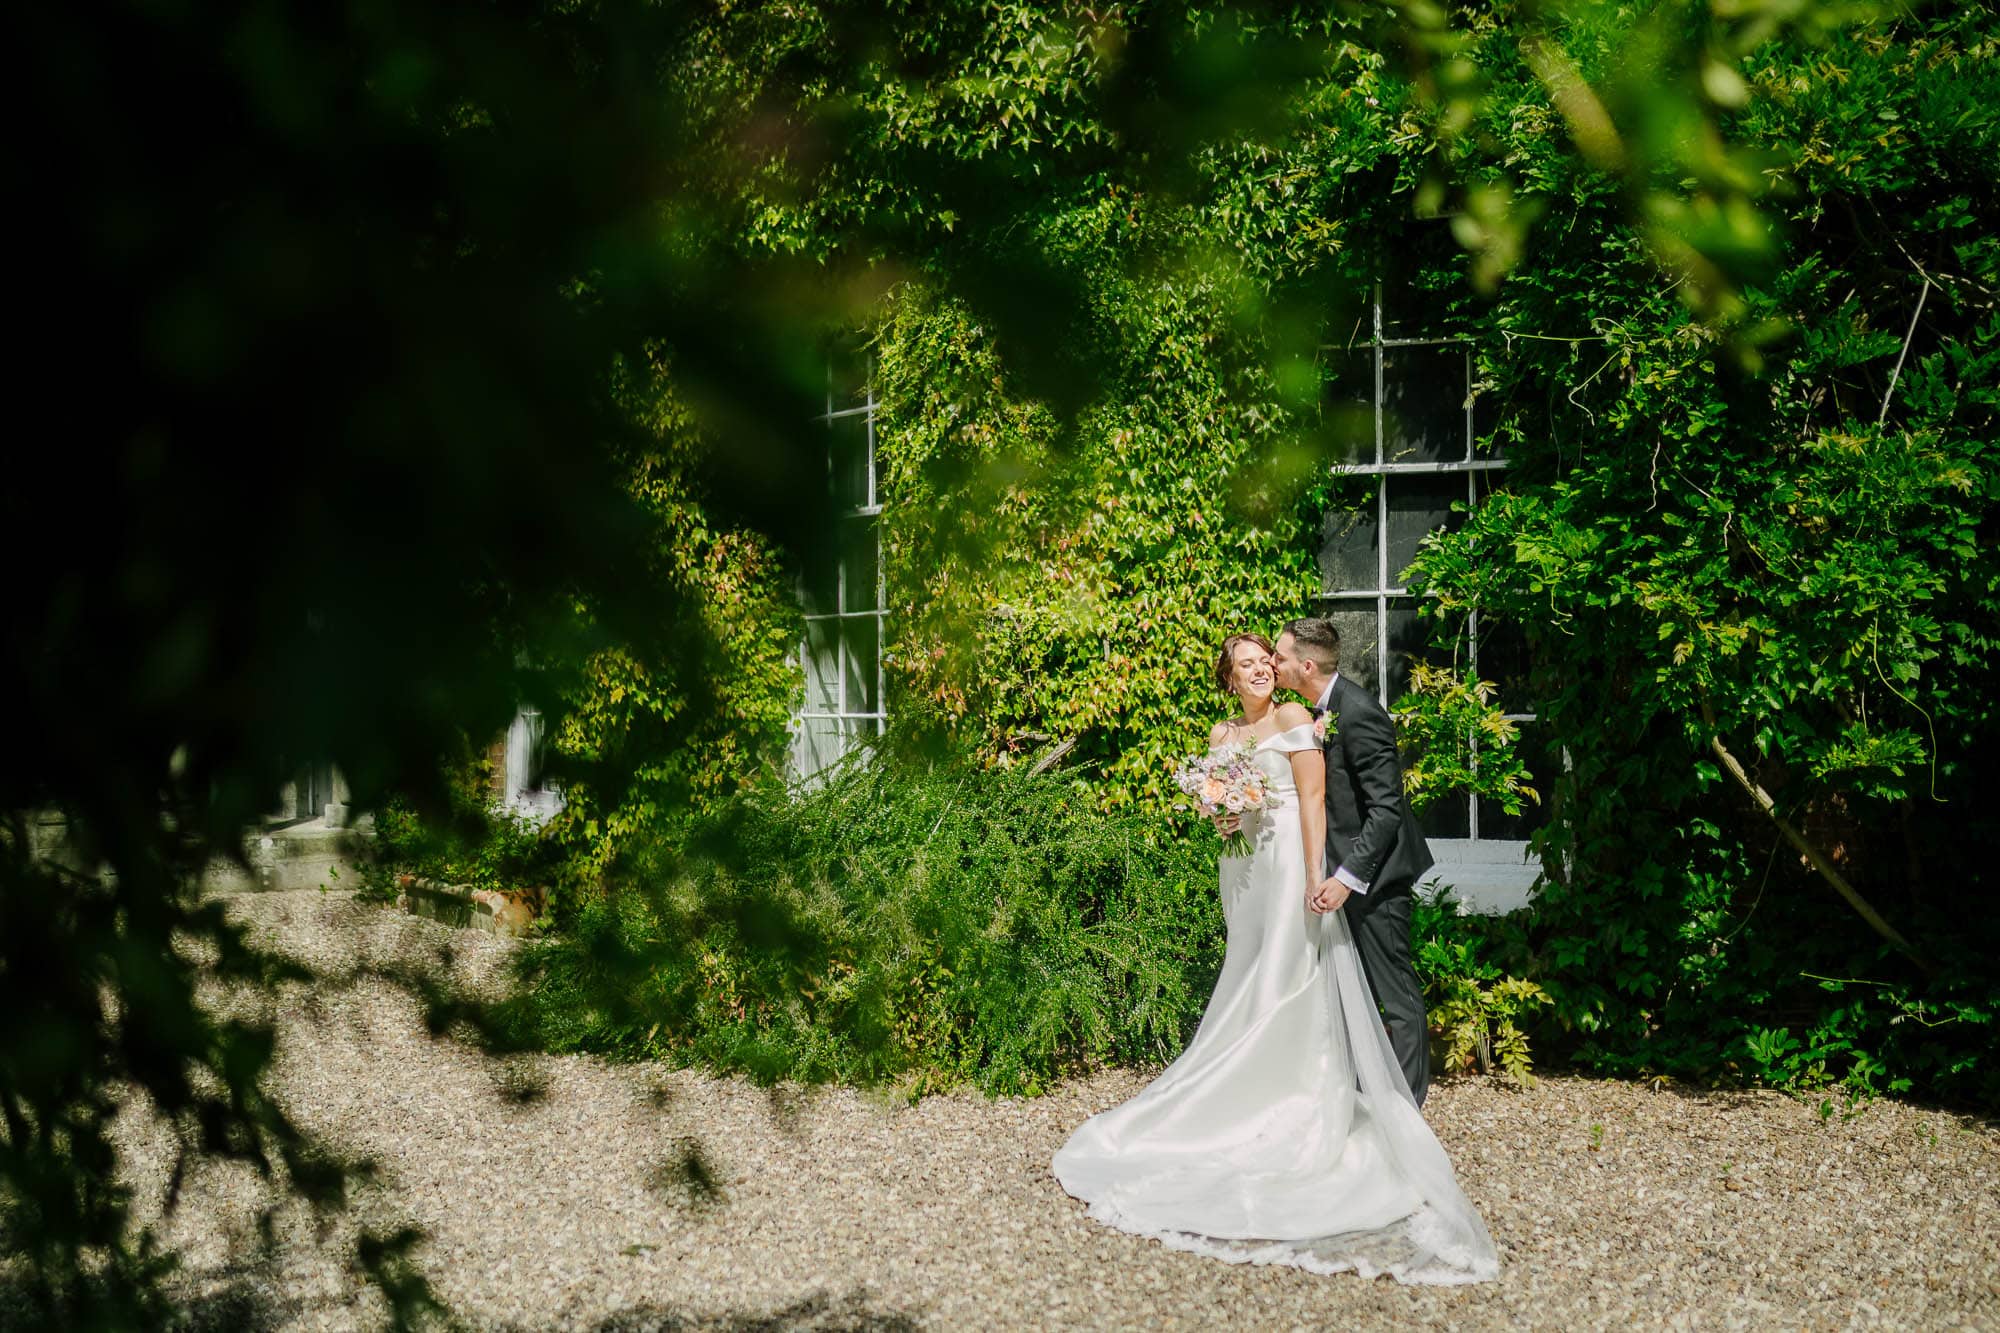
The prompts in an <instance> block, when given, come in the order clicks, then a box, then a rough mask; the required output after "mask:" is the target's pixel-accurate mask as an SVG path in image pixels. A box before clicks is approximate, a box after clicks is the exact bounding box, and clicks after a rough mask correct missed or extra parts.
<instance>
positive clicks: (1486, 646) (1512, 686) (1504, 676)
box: [1479, 616, 1535, 713]
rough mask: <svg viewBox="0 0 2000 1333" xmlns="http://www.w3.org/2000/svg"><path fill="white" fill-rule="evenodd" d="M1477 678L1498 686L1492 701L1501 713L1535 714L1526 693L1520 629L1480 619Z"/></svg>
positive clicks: (1525, 647) (1525, 642)
mask: <svg viewBox="0 0 2000 1333" xmlns="http://www.w3.org/2000/svg"><path fill="white" fill-rule="evenodd" d="M1479 678H1480V679H1481V680H1490V681H1492V682H1493V683H1494V684H1495V685H1496V686H1498V687H1499V693H1498V694H1496V695H1495V696H1494V702H1495V703H1497V704H1499V705H1500V708H1501V711H1502V712H1507V713H1532V712H1534V711H1535V701H1534V697H1533V695H1531V694H1530V693H1529V690H1528V639H1527V636H1526V635H1525V634H1523V633H1521V628H1520V626H1518V625H1515V624H1511V623H1510V622H1508V621H1504V620H1499V619H1496V618H1494V617H1492V616H1481V617H1480V618H1479Z"/></svg>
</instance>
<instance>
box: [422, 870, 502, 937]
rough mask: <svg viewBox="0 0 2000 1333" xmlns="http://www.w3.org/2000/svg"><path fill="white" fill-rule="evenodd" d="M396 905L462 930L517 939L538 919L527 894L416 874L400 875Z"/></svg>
mask: <svg viewBox="0 0 2000 1333" xmlns="http://www.w3.org/2000/svg"><path fill="white" fill-rule="evenodd" d="M396 906H397V907H398V908H399V909H400V910H402V911H405V912H408V913H410V914H411V915H412V916H421V917H428V918H429V919H430V920H432V921H438V922H442V923H443V924H445V925H447V926H456V927H458V928H459V929H461V930H483V931H486V932H487V933H488V934H491V935H505V936H509V937H512V938H515V939H518V938H520V937H522V936H524V935H526V934H527V933H528V932H529V930H530V928H531V927H532V926H533V925H534V920H535V912H534V910H533V908H532V907H530V906H529V905H528V903H527V901H526V899H525V897H524V895H520V894H499V893H494V892H492V891H491V890H486V891H481V890H478V889H475V888H473V887H472V886H471V885H470V884H434V883H432V882H431V881H429V880H426V879H418V878H417V877H416V876H414V875H398V876H397V877H396Z"/></svg>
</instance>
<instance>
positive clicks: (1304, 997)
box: [1052, 725, 1499, 1283]
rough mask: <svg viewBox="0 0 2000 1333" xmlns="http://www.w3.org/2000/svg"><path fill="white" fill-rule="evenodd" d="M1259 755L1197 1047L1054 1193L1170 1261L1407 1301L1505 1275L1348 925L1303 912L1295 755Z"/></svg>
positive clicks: (1123, 1110) (1231, 864)
mask: <svg viewBox="0 0 2000 1333" xmlns="http://www.w3.org/2000/svg"><path fill="white" fill-rule="evenodd" d="M1318 745H1319V742H1318V740H1317V739H1316V738H1315V737H1314V735H1313V731H1312V728H1311V726H1309V725H1307V726H1299V727H1294V728H1292V729H1291V730H1289V731H1285V732H1280V733H1279V734H1278V735H1276V736H1272V737H1269V738H1267V739H1266V740H1264V741H1263V742H1262V743H1260V744H1259V745H1258V746H1257V747H1256V750H1255V752H1254V755H1253V760H1254V762H1256V763H1257V765H1258V767H1259V768H1261V769H1262V770H1263V771H1264V772H1265V773H1267V774H1268V775H1269V777H1270V786H1269V791H1270V793H1271V797H1272V800H1271V804H1270V805H1269V806H1268V807H1267V808H1266V809H1265V810H1264V811H1262V812H1259V813H1257V814H1254V815H1252V816H1250V817H1249V818H1248V819H1246V820H1245V823H1244V831H1245V833H1246V834H1248V835H1249V837H1250V840H1251V850H1250V852H1249V854H1248V855H1247V856H1228V857H1224V858H1222V863H1221V887H1222V909H1223V917H1224V920H1225V922H1226V924H1227V927H1228V946H1227V952H1226V954H1225V957H1224V961H1223V965H1222V975H1221V977H1220V978H1218V979H1217V981H1216V984H1215V993H1214V995H1213V996H1212V997H1211V998H1210V1000H1209V1004H1208V1009H1207V1011H1206V1012H1205V1013H1204V1014H1203V1015H1202V1020H1201V1025H1200V1027H1199V1029H1198V1030H1197V1031H1196V1032H1195V1035H1194V1040H1193V1041H1192V1042H1190V1043H1189V1045H1188V1048H1187V1049H1186V1050H1185V1051H1183V1052H1182V1053H1181V1056H1180V1058H1179V1059H1177V1060H1175V1061H1174V1062H1173V1064H1171V1065H1169V1066H1168V1067H1167V1068H1166V1070H1165V1071H1164V1072H1163V1073H1161V1075H1160V1076H1159V1078H1157V1079H1155V1080H1154V1081H1153V1082H1152V1083H1151V1084H1149V1085H1148V1086H1147V1087H1146V1088H1145V1090H1144V1091H1142V1092H1140V1093H1139V1094H1138V1095H1137V1096H1136V1097H1133V1098H1132V1099H1131V1100H1130V1101H1128V1102H1125V1103H1124V1104H1123V1105H1121V1106H1116V1107H1113V1108H1112V1109H1111V1110H1109V1111H1106V1112H1104V1113H1103V1114H1102V1115H1098V1116H1094V1117H1092V1118H1091V1119H1090V1120H1088V1121H1086V1122H1085V1123H1084V1124H1083V1125H1082V1126H1081V1127H1080V1128H1079V1129H1078V1130H1077V1131H1076V1133H1075V1134H1073V1135H1071V1137H1070V1139H1069V1141H1068V1142H1067V1143H1065V1144H1064V1145H1063V1146H1062V1149H1061V1150H1060V1151H1059V1152H1057V1153H1056V1156H1055V1160H1054V1162H1053V1164H1052V1169H1053V1170H1054V1173H1055V1176H1056V1179H1057V1180H1059V1181H1060V1182H1061V1183H1062V1186H1063V1188H1064V1189H1066V1190H1068V1191H1069V1192H1070V1193H1071V1194H1073V1195H1075V1196H1076V1197H1077V1198H1079V1199H1081V1200H1083V1201H1084V1202H1086V1203H1088V1204H1089V1205H1090V1209H1089V1212H1090V1216H1092V1217H1094V1218H1097V1219H1098V1220H1099V1221H1101V1222H1105V1223H1108V1224H1109V1225H1111V1226H1114V1227H1117V1228H1119V1229H1120V1230H1124V1231H1129V1232H1133V1233H1135V1234H1137V1235H1142V1236H1150V1237H1153V1238H1154V1239H1157V1240H1159V1241H1160V1242H1161V1243H1163V1244H1165V1245H1168V1246H1171V1247H1173V1248H1176V1249H1183V1250H1192V1251H1196V1252H1199V1253H1202V1254H1208V1255H1213V1256H1215V1257H1216V1258H1219V1259H1226V1260H1229V1261H1231V1262H1234V1263H1258V1264H1290V1265H1293V1266H1295V1267H1299V1268H1305V1269H1310V1270H1312V1271H1314V1272H1319V1273H1337V1272H1343V1271H1348V1270H1353V1271H1357V1272H1359V1273H1361V1274H1363V1275H1365V1276H1375V1275H1377V1274H1381V1273H1387V1274H1390V1275H1392V1276H1394V1277H1395V1278H1397V1279H1398V1280H1399V1281H1403V1282H1411V1283H1419V1282H1421V1283H1465V1282H1481V1281H1485V1280H1488V1279H1490V1278H1492V1277H1494V1276H1495V1275H1496V1274H1497V1273H1498V1271H1499V1256H1498V1255H1497V1253H1496V1252H1495V1250H1494V1248H1493V1241H1492V1238H1491V1237H1490V1236H1489V1235H1488V1234H1487V1231H1486V1226H1485V1223H1483V1222H1482V1221H1481V1220H1480V1218H1479V1214H1478V1213H1477V1212H1476V1211H1474V1209H1473V1207H1472V1204H1471V1202H1470V1201H1469V1200H1467V1199H1466V1197H1465V1195H1464V1193H1463V1192H1462V1191H1461V1190H1460V1189H1459V1187H1458V1182H1457V1180H1456V1179H1455V1178H1454V1176H1453V1174H1452V1169H1451V1162H1450V1160H1449V1159H1448V1158H1447V1157H1446V1156H1445V1152H1444V1148H1443V1147H1442V1145H1440V1144H1439V1143H1438V1141H1437V1138H1436V1136H1435V1135H1433V1134H1432V1133H1431V1130H1430V1126H1428V1125H1426V1124H1425V1123H1424V1119H1423V1116H1422V1114H1421V1113H1420V1112H1419V1111H1418V1110H1417V1106H1416V1103H1415V1102H1414V1101H1412V1100H1411V1098H1410V1092H1409V1088H1408V1086H1407V1085H1406V1084H1405V1083H1404V1081H1403V1076H1402V1072H1401V1070H1400V1069H1399V1068H1398V1067H1397V1065H1396V1061H1395V1055H1394V1053H1393V1051H1392V1050H1391V1048H1390V1046H1389V1039H1388V1035H1387V1033H1386V1032H1385V1031H1384V1030H1383V1027H1382V1020H1381V1016H1380V1014H1379V1013H1378V1012H1377V1010H1376V1008H1375V1004H1374V1001H1373V999H1372V998H1371V997H1370V994H1369V990H1368V983H1367V981H1366V980H1365V979H1364V978H1363V976H1362V973H1361V961H1360V957H1359V955H1358V954H1357V953H1356V951H1355V947H1354V941H1353V938H1352V936H1351V935H1350V934H1349V933H1348V928H1347V922H1346V920H1345V919H1344V918H1343V916H1342V914H1341V913H1339V912H1329V913H1327V914H1326V915H1324V916H1321V915H1318V914H1315V913H1314V912H1312V911H1311V909H1309V908H1308V907H1307V906H1306V887H1307V886H1306V871H1305V853H1304V843H1303V833H1302V831H1301V828H1300V824H1299V810H1298V793H1297V788H1296V786H1295V784H1294V783H1293V780H1292V767H1291V760H1290V757H1289V756H1290V755H1291V754H1292V753H1293V752H1295V751H1299V750H1305V749H1316V748H1318Z"/></svg>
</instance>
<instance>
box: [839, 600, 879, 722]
mask: <svg viewBox="0 0 2000 1333" xmlns="http://www.w3.org/2000/svg"><path fill="white" fill-rule="evenodd" d="M840 624H841V633H842V636H843V637H844V638H845V639H846V640H847V654H846V657H847V668H846V671H847V711H848V712H850V713H872V712H874V711H875V705H876V702H877V700H878V697H879V696H878V694H877V692H876V689H875V685H876V680H877V677H878V675H879V673H878V672H877V670H876V665H877V662H878V660H879V658H878V652H877V649H878V643H877V640H878V638H879V637H880V632H881V631H880V628H879V627H878V626H877V624H876V623H875V617H873V616H850V617H848V618H847V619H845V620H842V621H841V622H840Z"/></svg>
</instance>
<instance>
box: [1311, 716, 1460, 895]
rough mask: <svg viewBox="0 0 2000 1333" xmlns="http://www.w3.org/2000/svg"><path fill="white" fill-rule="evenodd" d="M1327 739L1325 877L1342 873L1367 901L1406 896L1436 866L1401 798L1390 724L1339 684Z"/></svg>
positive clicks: (1400, 764) (1407, 800) (1407, 801)
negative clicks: (1362, 888) (1364, 888)
mask: <svg viewBox="0 0 2000 1333" xmlns="http://www.w3.org/2000/svg"><path fill="white" fill-rule="evenodd" d="M1326 731H1327V739H1326V749H1325V752H1324V753H1325V755H1326V868H1327V873H1329V874H1331V873H1332V872H1333V870H1334V868H1335V867H1337V866H1346V867H1347V868H1348V869H1349V870H1350V871H1352V872H1354V874H1355V875H1357V876H1359V877H1360V879H1361V881H1362V882H1363V883H1364V884H1366V885H1368V893H1369V896H1370V897H1373V896H1375V895H1377V894H1383V893H1396V892H1399V891H1400V892H1405V893H1407V892H1408V891H1409V890H1410V888H1411V887H1412V886H1413V885H1414V884H1415V883H1416V882H1417V876H1419V875H1421V874H1423V873H1424V871H1426V870H1428V869H1430V868H1431V866H1432V865H1433V864H1435V863H1434V861H1433V860H1432V858H1431V849H1430V844H1428V843H1426V842H1425V841H1424V832H1423V830H1422V829H1420V828H1418V827H1417V819H1416V816H1415V815H1414V814H1412V813H1411V812H1410V798H1409V796H1408V795H1407V794H1405V792H1404V791H1403V762H1402V759H1401V758H1400V757H1399V756H1398V755H1397V753H1396V727H1395V724H1394V723H1393V722H1392V721H1390V719H1389V714H1388V711H1387V710H1385V709H1384V708H1383V707H1382V705H1381V704H1380V703H1378V702H1376V699H1375V696H1374V694H1372V693H1371V692H1369V691H1368V690H1365V689H1363V688H1362V687H1361V686H1359V685H1356V684H1354V683H1353V682H1352V681H1350V680H1348V679H1347V677H1345V676H1339V677H1336V678H1335V680H1334V682H1333V696H1332V697H1331V698H1330V699H1328V700H1327V707H1326Z"/></svg>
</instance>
